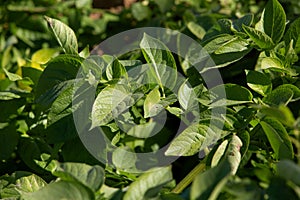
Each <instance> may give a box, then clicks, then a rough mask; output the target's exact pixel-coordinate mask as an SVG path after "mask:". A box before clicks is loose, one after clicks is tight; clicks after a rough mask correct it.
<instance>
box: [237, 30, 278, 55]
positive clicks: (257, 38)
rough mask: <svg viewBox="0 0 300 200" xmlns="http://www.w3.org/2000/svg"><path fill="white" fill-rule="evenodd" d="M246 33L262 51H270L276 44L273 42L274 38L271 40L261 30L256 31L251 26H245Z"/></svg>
mask: <svg viewBox="0 0 300 200" xmlns="http://www.w3.org/2000/svg"><path fill="white" fill-rule="evenodd" d="M243 29H244V31H245V32H246V33H247V35H248V36H249V37H250V39H251V40H252V41H253V42H254V43H255V44H256V45H257V46H258V47H259V48H260V49H262V50H269V49H272V48H273V47H274V46H275V44H274V42H273V41H272V38H270V37H269V36H268V35H267V34H265V33H264V32H261V31H259V30H256V29H254V28H252V27H249V26H244V25H243Z"/></svg>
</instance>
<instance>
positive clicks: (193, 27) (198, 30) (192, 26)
mask: <svg viewBox="0 0 300 200" xmlns="http://www.w3.org/2000/svg"><path fill="white" fill-rule="evenodd" d="M187 27H188V29H189V30H190V31H191V32H192V33H193V34H194V35H195V36H196V37H197V38H199V39H202V38H203V37H204V35H205V33H206V31H205V29H204V28H202V26H200V25H199V24H197V23H196V22H189V23H188V24H187Z"/></svg>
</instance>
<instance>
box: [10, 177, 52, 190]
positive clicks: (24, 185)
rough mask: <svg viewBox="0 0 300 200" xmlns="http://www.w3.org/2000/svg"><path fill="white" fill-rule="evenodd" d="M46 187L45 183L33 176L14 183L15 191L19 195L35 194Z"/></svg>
mask: <svg viewBox="0 0 300 200" xmlns="http://www.w3.org/2000/svg"><path fill="white" fill-rule="evenodd" d="M46 185H47V183H46V181H44V180H43V179H42V178H41V177H39V176H37V175H35V174H32V175H30V176H24V177H21V178H19V179H18V180H17V181H16V189H17V190H18V191H19V192H20V194H25V193H30V192H35V191H37V190H39V189H41V188H43V187H45V186H46Z"/></svg>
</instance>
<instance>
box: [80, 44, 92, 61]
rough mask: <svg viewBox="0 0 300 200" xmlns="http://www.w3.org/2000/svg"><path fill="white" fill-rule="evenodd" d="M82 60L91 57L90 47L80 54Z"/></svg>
mask: <svg viewBox="0 0 300 200" xmlns="http://www.w3.org/2000/svg"><path fill="white" fill-rule="evenodd" d="M78 55H79V56H80V57H82V58H88V57H89V56H90V47H89V45H87V46H86V47H85V48H84V49H82V51H80V53H79V54H78Z"/></svg>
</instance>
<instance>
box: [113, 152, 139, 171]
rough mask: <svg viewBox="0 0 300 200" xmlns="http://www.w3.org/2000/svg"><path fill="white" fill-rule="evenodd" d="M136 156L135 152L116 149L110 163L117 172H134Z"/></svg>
mask: <svg viewBox="0 0 300 200" xmlns="http://www.w3.org/2000/svg"><path fill="white" fill-rule="evenodd" d="M136 161H137V156H136V153H135V152H132V151H130V149H129V148H121V147H118V148H117V149H116V150H115V151H114V152H113V155H112V162H113V164H114V165H115V166H116V167H117V169H118V170H122V171H126V172H130V171H133V172H136V171H137V169H136V167H135V163H136Z"/></svg>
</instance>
